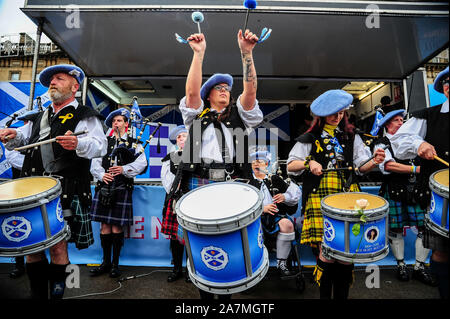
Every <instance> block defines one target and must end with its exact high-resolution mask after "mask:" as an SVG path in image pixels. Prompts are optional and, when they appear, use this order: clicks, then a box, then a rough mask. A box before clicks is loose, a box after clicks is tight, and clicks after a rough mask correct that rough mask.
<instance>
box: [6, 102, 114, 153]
mask: <svg viewBox="0 0 450 319" xmlns="http://www.w3.org/2000/svg"><path fill="white" fill-rule="evenodd" d="M69 105H72V106H73V107H74V108H75V109H76V108H77V107H78V101H77V100H73V101H72V102H71V103H70V104H68V105H66V106H64V107H63V108H62V109H64V108H65V107H67V106H69ZM49 107H52V108H53V104H52V105H51V106H49ZM62 109H61V110H62ZM53 110H54V109H53ZM32 127H33V122H31V121H30V122H28V123H27V124H25V125H24V126H21V127H19V128H18V129H17V135H16V137H15V138H14V139H12V140H9V141H8V143H6V145H5V146H6V148H7V149H9V150H12V149H14V148H16V147H19V146H22V145H26V144H28V140H29V139H30V136H31V130H32ZM84 130H87V131H88V133H87V134H82V135H79V136H78V145H77V148H76V150H75V151H76V154H77V156H79V157H83V158H88V159H91V158H95V157H103V156H104V155H105V154H106V148H107V146H108V142H107V140H106V136H105V133H104V132H103V126H102V123H101V122H100V120H99V119H98V118H97V117H96V116H91V117H88V118H85V119H83V120H81V121H80V122H79V123H78V124H77V126H76V127H75V132H80V131H84ZM75 132H74V133H75Z"/></svg>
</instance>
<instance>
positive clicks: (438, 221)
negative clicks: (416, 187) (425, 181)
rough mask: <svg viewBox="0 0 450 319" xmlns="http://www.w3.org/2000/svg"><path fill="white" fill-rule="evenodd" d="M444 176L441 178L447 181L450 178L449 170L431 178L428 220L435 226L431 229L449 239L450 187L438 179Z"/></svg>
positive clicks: (435, 173)
mask: <svg viewBox="0 0 450 319" xmlns="http://www.w3.org/2000/svg"><path fill="white" fill-rule="evenodd" d="M438 174H442V175H441V176H440V177H439V178H440V179H442V178H444V179H446V178H447V177H448V169H444V170H439V171H436V172H434V173H433V174H432V175H431V176H430V180H429V186H430V189H431V201H430V207H429V210H428V216H427V218H426V219H429V221H430V222H431V223H432V224H434V225H430V227H431V228H432V229H433V230H434V231H436V232H437V233H439V234H441V235H443V236H447V237H448V219H449V206H448V185H443V184H440V183H439V182H438V181H437V179H436V177H437V175H438Z"/></svg>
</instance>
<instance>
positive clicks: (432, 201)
mask: <svg viewBox="0 0 450 319" xmlns="http://www.w3.org/2000/svg"><path fill="white" fill-rule="evenodd" d="M435 209H436V200H435V199H434V194H433V193H431V201H430V208H429V209H428V213H429V214H433V213H434V210H435Z"/></svg>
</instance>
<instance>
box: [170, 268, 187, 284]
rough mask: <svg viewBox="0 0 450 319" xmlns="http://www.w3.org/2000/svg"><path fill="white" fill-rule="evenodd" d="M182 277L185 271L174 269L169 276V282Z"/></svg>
mask: <svg viewBox="0 0 450 319" xmlns="http://www.w3.org/2000/svg"><path fill="white" fill-rule="evenodd" d="M181 277H183V272H182V271H181V269H173V270H172V272H171V273H170V274H169V276H167V282H174V281H176V280H178V279H180V278H181Z"/></svg>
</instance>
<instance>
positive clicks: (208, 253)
mask: <svg viewBox="0 0 450 319" xmlns="http://www.w3.org/2000/svg"><path fill="white" fill-rule="evenodd" d="M200 255H201V257H202V261H203V263H204V264H205V266H206V267H208V268H209V269H212V270H215V271H217V270H221V269H224V268H225V267H226V265H227V264H228V254H227V253H226V252H225V251H224V250H223V249H222V248H220V247H214V246H208V247H204V248H203V249H202V251H201V253H200Z"/></svg>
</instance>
